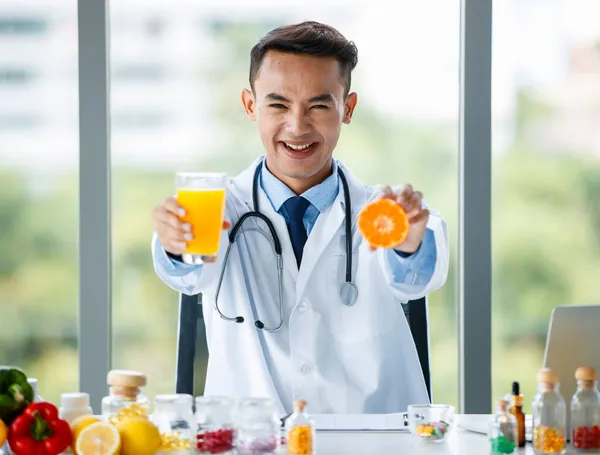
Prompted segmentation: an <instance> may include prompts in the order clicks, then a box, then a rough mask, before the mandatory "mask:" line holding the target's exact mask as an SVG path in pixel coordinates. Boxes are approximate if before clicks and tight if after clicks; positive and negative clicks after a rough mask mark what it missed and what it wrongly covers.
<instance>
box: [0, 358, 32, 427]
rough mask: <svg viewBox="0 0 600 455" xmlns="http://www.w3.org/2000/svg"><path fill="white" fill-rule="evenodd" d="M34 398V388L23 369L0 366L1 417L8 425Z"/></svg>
mask: <svg viewBox="0 0 600 455" xmlns="http://www.w3.org/2000/svg"><path fill="white" fill-rule="evenodd" d="M33 400H34V396H33V388H32V387H31V384H29V382H27V375H26V374H25V373H24V372H23V370H21V369H20V368H17V367H9V366H0V419H2V420H3V421H4V423H5V424H6V426H7V427H8V426H9V425H10V424H11V423H12V421H13V420H14V419H16V418H17V416H18V415H19V414H21V413H22V412H23V410H24V409H25V408H26V407H27V406H28V405H29V404H30V403H33Z"/></svg>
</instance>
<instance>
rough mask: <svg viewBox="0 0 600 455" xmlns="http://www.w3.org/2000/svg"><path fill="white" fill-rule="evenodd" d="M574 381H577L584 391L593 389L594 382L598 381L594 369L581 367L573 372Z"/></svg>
mask: <svg viewBox="0 0 600 455" xmlns="http://www.w3.org/2000/svg"><path fill="white" fill-rule="evenodd" d="M575 379H577V383H578V384H579V385H580V386H581V387H583V388H584V389H591V388H592V387H594V382H596V380H597V379H598V375H597V374H596V370H595V369H594V368H592V367H590V366H583V367H579V368H577V370H576V371H575Z"/></svg>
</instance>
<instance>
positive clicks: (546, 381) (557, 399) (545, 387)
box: [531, 368, 566, 455]
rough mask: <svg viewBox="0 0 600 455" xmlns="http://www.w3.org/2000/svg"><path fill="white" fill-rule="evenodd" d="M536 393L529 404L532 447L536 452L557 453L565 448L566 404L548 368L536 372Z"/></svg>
mask: <svg viewBox="0 0 600 455" xmlns="http://www.w3.org/2000/svg"><path fill="white" fill-rule="evenodd" d="M537 382H538V387H537V393H536V395H535V397H534V398H533V403H532V405H531V415H532V419H533V449H534V451H535V453H536V454H538V455H541V454H559V453H564V450H565V434H566V405H565V400H564V399H563V397H562V396H561V395H560V392H559V382H558V377H557V376H556V374H555V373H554V372H553V371H552V370H551V369H549V368H543V369H541V370H540V371H539V372H538V374H537Z"/></svg>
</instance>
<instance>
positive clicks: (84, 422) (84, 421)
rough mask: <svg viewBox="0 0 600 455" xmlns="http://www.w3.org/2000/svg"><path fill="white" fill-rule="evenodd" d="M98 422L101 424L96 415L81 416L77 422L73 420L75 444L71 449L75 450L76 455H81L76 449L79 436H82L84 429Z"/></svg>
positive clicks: (72, 427) (72, 429)
mask: <svg viewBox="0 0 600 455" xmlns="http://www.w3.org/2000/svg"><path fill="white" fill-rule="evenodd" d="M96 422H100V419H99V418H98V417H96V416H94V415H84V416H79V417H77V418H76V419H75V420H73V422H71V434H72V435H73V444H72V445H71V449H73V452H74V453H75V455H79V454H78V453H77V449H76V447H75V444H76V443H77V439H79V435H80V434H81V432H82V431H83V429H84V428H86V427H88V426H90V425H91V424H92V423H96Z"/></svg>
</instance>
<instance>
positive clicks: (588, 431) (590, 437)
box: [571, 425, 600, 450]
mask: <svg viewBox="0 0 600 455" xmlns="http://www.w3.org/2000/svg"><path fill="white" fill-rule="evenodd" d="M571 441H572V442H573V447H575V448H576V449H584V450H590V449H600V427H598V426H597V425H594V426H593V427H579V428H577V429H574V430H573V437H572V439H571Z"/></svg>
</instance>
